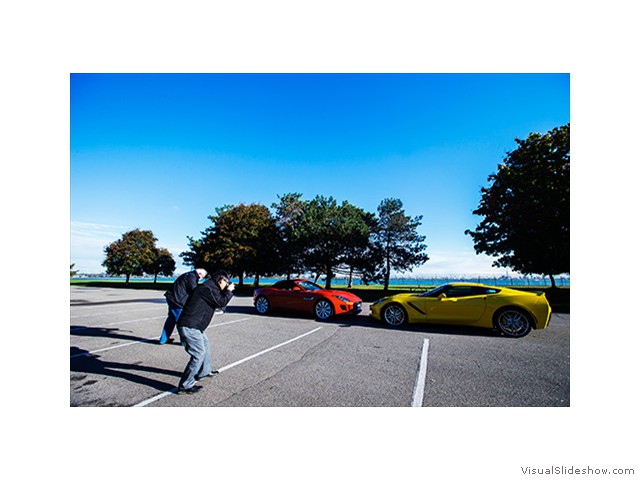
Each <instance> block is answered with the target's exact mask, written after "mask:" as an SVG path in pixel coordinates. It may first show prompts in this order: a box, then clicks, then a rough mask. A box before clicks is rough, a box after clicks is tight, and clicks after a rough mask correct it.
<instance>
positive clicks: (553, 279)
mask: <svg viewBox="0 0 640 480" xmlns="http://www.w3.org/2000/svg"><path fill="white" fill-rule="evenodd" d="M549 278H550V279H551V288H557V287H556V279H555V278H553V275H551V274H549Z"/></svg>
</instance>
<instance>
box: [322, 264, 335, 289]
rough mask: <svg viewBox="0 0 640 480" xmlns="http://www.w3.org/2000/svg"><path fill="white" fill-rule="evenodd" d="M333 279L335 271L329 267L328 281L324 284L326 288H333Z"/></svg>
mask: <svg viewBox="0 0 640 480" xmlns="http://www.w3.org/2000/svg"><path fill="white" fill-rule="evenodd" d="M331 280H333V272H332V271H331V269H330V268H329V269H327V281H326V282H325V284H324V288H326V289H327V290H329V289H330V288H331Z"/></svg>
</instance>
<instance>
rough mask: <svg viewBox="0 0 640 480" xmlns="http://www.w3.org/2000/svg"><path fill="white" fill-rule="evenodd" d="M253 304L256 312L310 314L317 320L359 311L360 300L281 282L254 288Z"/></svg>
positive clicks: (308, 284) (299, 283)
mask: <svg viewBox="0 0 640 480" xmlns="http://www.w3.org/2000/svg"><path fill="white" fill-rule="evenodd" d="M253 304H254V305H255V307H256V310H258V312H260V313H262V314H265V313H268V312H270V311H271V310H290V311H294V312H301V313H307V314H313V315H315V317H316V318H317V319H318V320H327V319H328V318H331V317H332V316H334V315H340V314H345V313H350V314H352V315H357V314H358V313H360V312H361V311H362V300H361V299H360V298H359V297H357V296H355V295H354V294H352V293H349V292H344V291H342V290H325V289H324V288H322V287H321V286H319V285H316V284H315V283H313V282H310V281H309V280H301V279H296V280H282V281H280V282H277V283H275V284H273V285H272V286H270V287H263V288H257V289H256V290H254V292H253Z"/></svg>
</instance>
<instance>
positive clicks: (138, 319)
mask: <svg viewBox="0 0 640 480" xmlns="http://www.w3.org/2000/svg"><path fill="white" fill-rule="evenodd" d="M165 317H166V315H163V316H161V317H145V318H136V319H135V320H126V321H124V322H113V323H103V324H102V325H95V326H89V327H74V328H71V329H70V330H69V331H70V332H76V331H78V330H86V329H87V328H103V327H112V326H113V325H124V324H125V323H135V322H144V321H146V320H158V319H159V318H165Z"/></svg>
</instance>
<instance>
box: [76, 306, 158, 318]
mask: <svg viewBox="0 0 640 480" xmlns="http://www.w3.org/2000/svg"><path fill="white" fill-rule="evenodd" d="M159 306H160V305H158V307H159ZM158 307H155V308H140V309H138V310H127V313H138V312H148V311H149V310H158ZM164 310H166V307H165V308H164ZM103 315H113V312H102V313H89V314H87V315H76V316H75V317H74V316H71V317H70V318H71V320H76V319H78V318H87V317H101V316H103Z"/></svg>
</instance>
